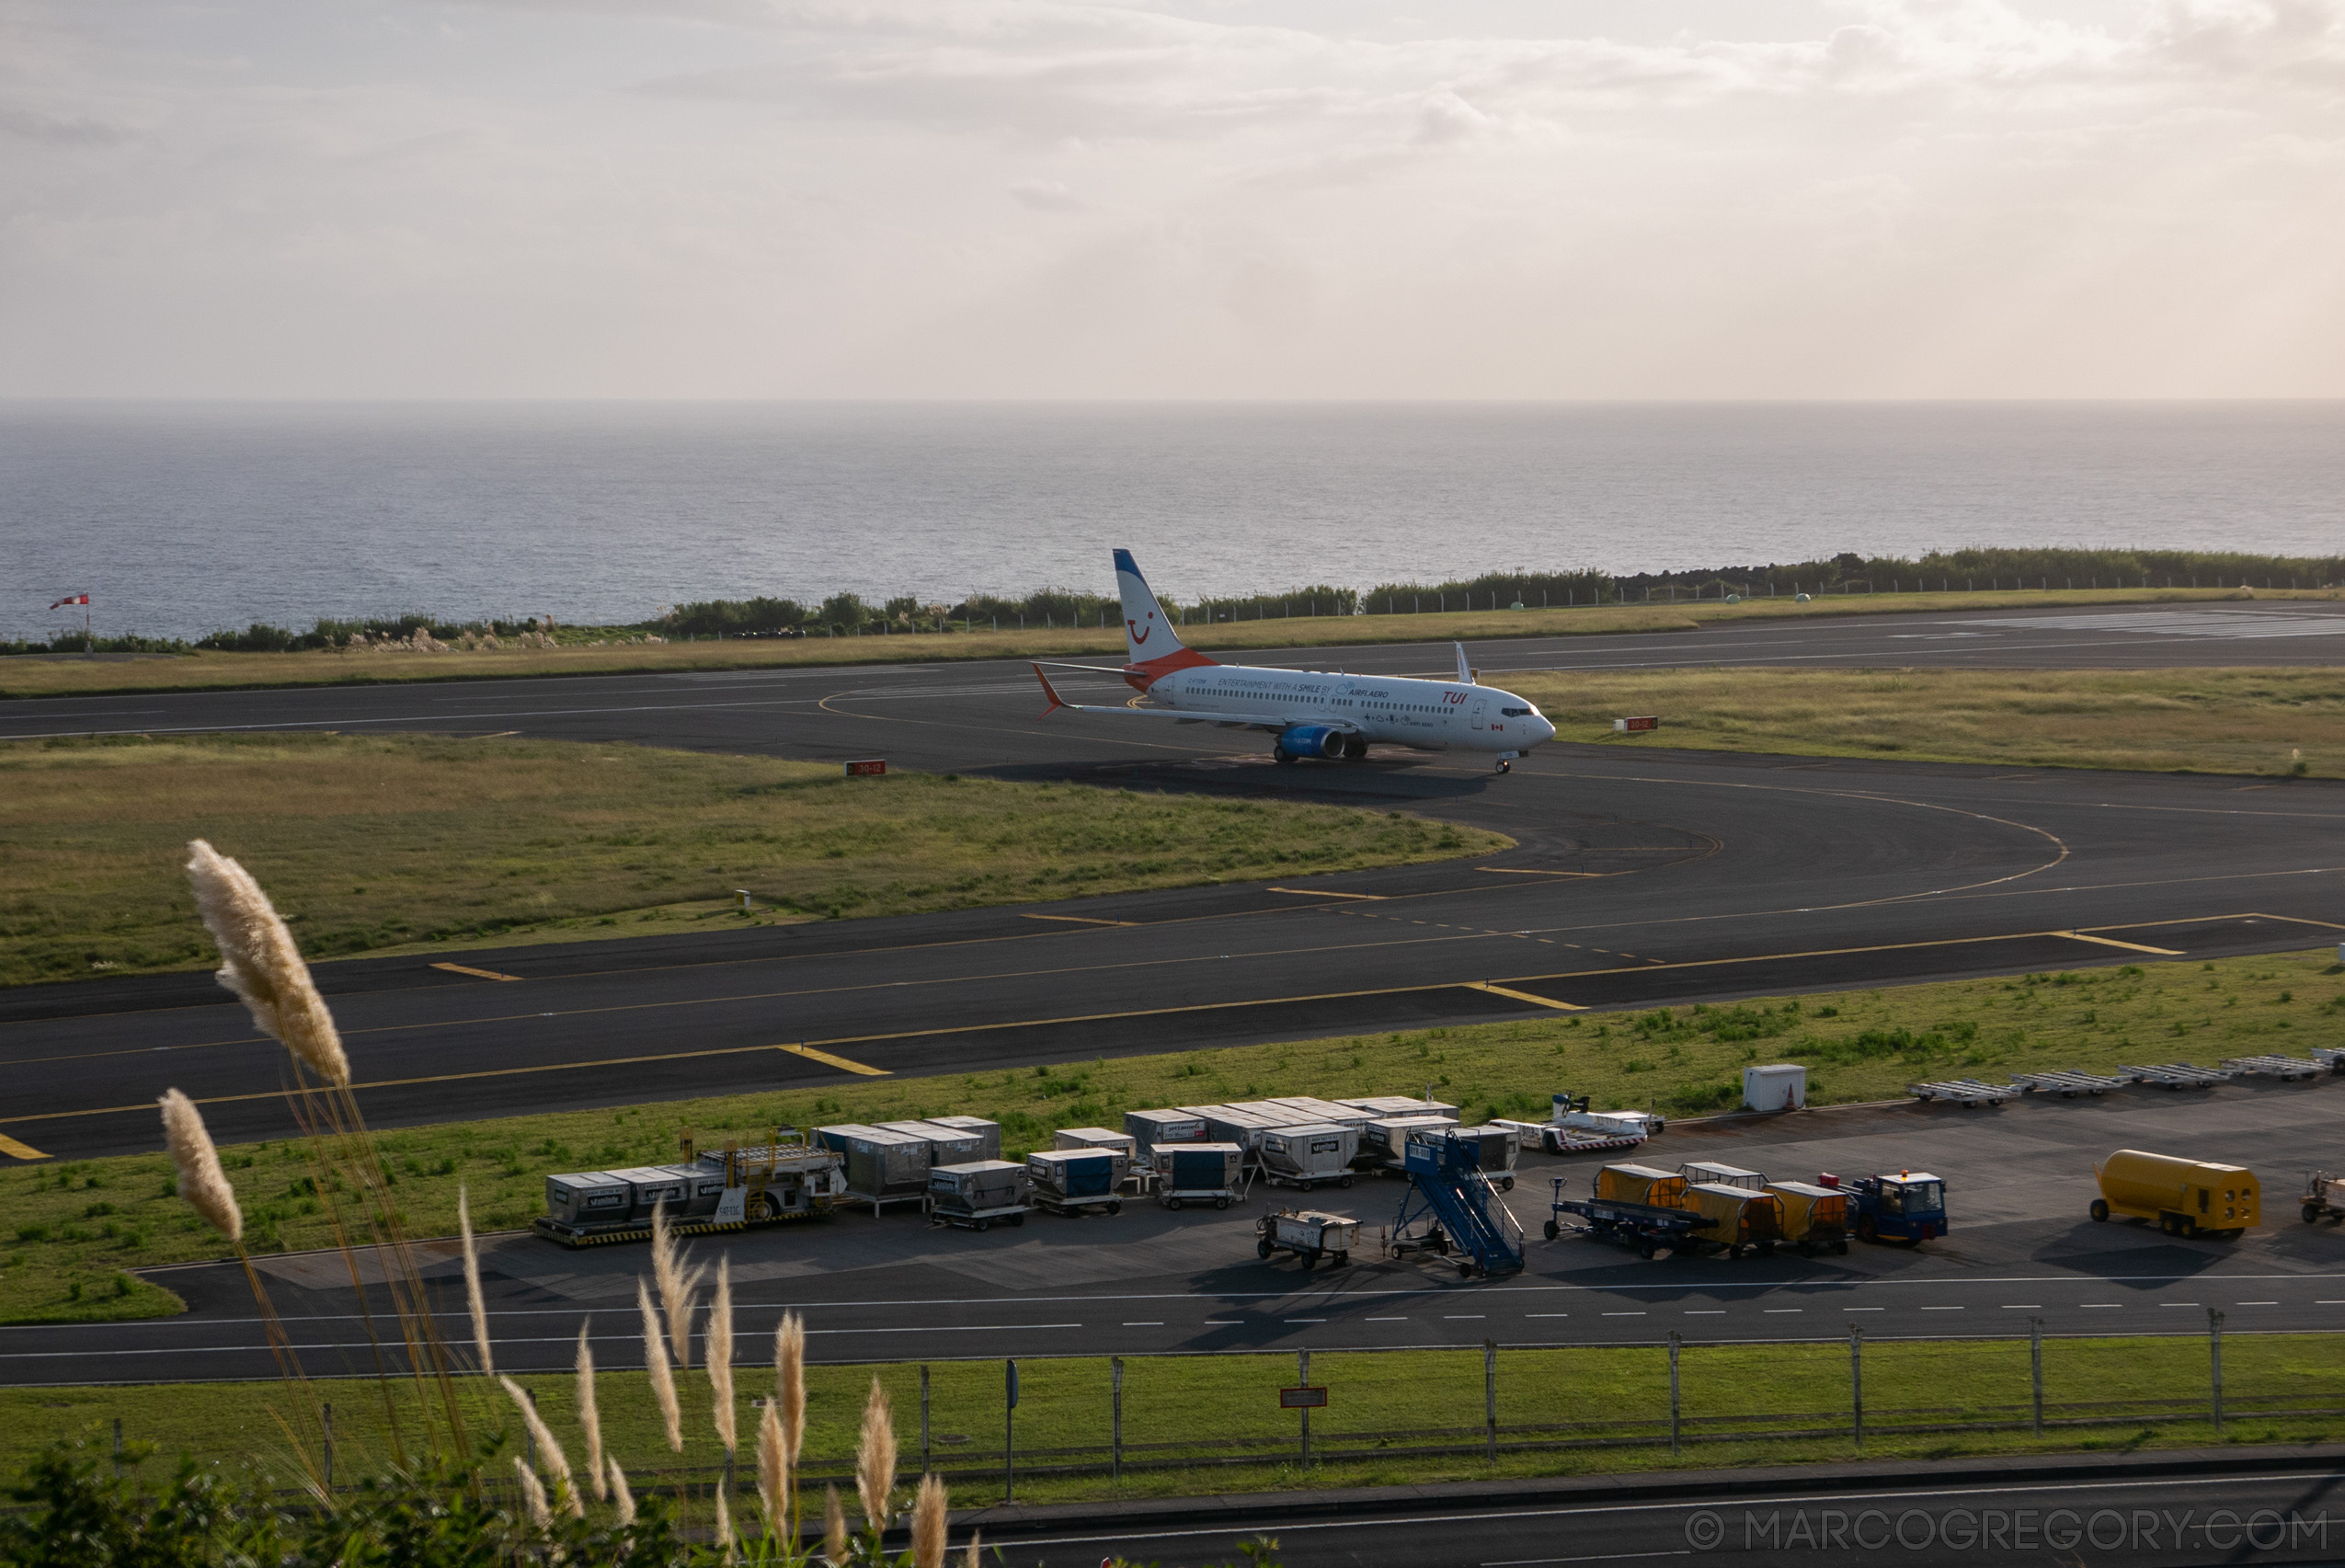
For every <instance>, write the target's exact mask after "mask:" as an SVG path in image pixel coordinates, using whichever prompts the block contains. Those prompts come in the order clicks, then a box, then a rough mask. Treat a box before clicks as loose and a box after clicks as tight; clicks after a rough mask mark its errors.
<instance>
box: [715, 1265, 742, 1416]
mask: <svg viewBox="0 0 2345 1568" xmlns="http://www.w3.org/2000/svg"><path fill="white" fill-rule="evenodd" d="M708 1398H709V1413H710V1414H711V1415H712V1416H714V1417H715V1423H716V1436H717V1440H718V1441H719V1442H721V1443H723V1444H724V1445H725V1457H726V1461H727V1462H728V1463H729V1462H730V1460H731V1459H732V1456H733V1449H734V1448H735V1447H736V1446H737V1445H736V1442H735V1438H736V1436H737V1435H738V1428H737V1426H736V1425H735V1421H736V1413H735V1412H734V1409H733V1260H732V1259H731V1258H729V1257H726V1258H719V1259H718V1260H717V1261H716V1296H715V1299H713V1300H712V1301H710V1303H709V1306H708Z"/></svg>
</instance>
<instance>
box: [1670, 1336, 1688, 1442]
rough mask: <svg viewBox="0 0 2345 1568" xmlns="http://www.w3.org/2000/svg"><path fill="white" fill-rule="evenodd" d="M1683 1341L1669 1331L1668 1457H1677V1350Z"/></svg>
mask: <svg viewBox="0 0 2345 1568" xmlns="http://www.w3.org/2000/svg"><path fill="white" fill-rule="evenodd" d="M1684 1343H1685V1342H1684V1341H1683V1340H1682V1339H1680V1338H1679V1337H1678V1334H1677V1331H1676V1329H1671V1330H1670V1331H1669V1457H1670V1458H1671V1459H1676V1457H1677V1350H1678V1347H1679V1346H1680V1345H1683V1344H1684Z"/></svg>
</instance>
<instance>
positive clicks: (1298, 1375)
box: [1295, 1094, 1433, 1470]
mask: <svg viewBox="0 0 2345 1568" xmlns="http://www.w3.org/2000/svg"><path fill="white" fill-rule="evenodd" d="M1425 1098H1426V1099H1428V1100H1430V1099H1432V1098H1433V1096H1432V1095H1430V1094H1428V1095H1426V1096H1425ZM1295 1382H1296V1385H1297V1386H1298V1387H1299V1388H1305V1389H1308V1388H1310V1386H1311V1353H1310V1351H1308V1350H1298V1351H1297V1352H1295ZM1302 1412H1303V1468H1304V1469H1305V1470H1309V1469H1310V1468H1311V1407H1310V1405H1308V1404H1306V1405H1304V1406H1303V1407H1302Z"/></svg>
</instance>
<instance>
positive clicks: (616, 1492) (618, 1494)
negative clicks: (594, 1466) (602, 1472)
mask: <svg viewBox="0 0 2345 1568" xmlns="http://www.w3.org/2000/svg"><path fill="white" fill-rule="evenodd" d="M610 1462H611V1498H612V1502H613V1503H614V1504H616V1505H618V1509H619V1523H620V1525H621V1526H622V1527H625V1526H627V1525H632V1524H634V1523H635V1494H634V1493H632V1492H630V1491H628V1490H627V1472H626V1471H623V1470H621V1469H620V1468H619V1461H618V1460H617V1459H612V1461H610Z"/></svg>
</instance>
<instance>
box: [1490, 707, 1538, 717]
mask: <svg viewBox="0 0 2345 1568" xmlns="http://www.w3.org/2000/svg"><path fill="white" fill-rule="evenodd" d="M1498 711H1499V712H1500V713H1502V714H1504V715H1506V716H1507V717H1508V718H1528V717H1530V716H1531V715H1533V714H1535V713H1537V712H1538V711H1539V710H1538V709H1537V708H1501V709H1499V710H1498Z"/></svg>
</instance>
